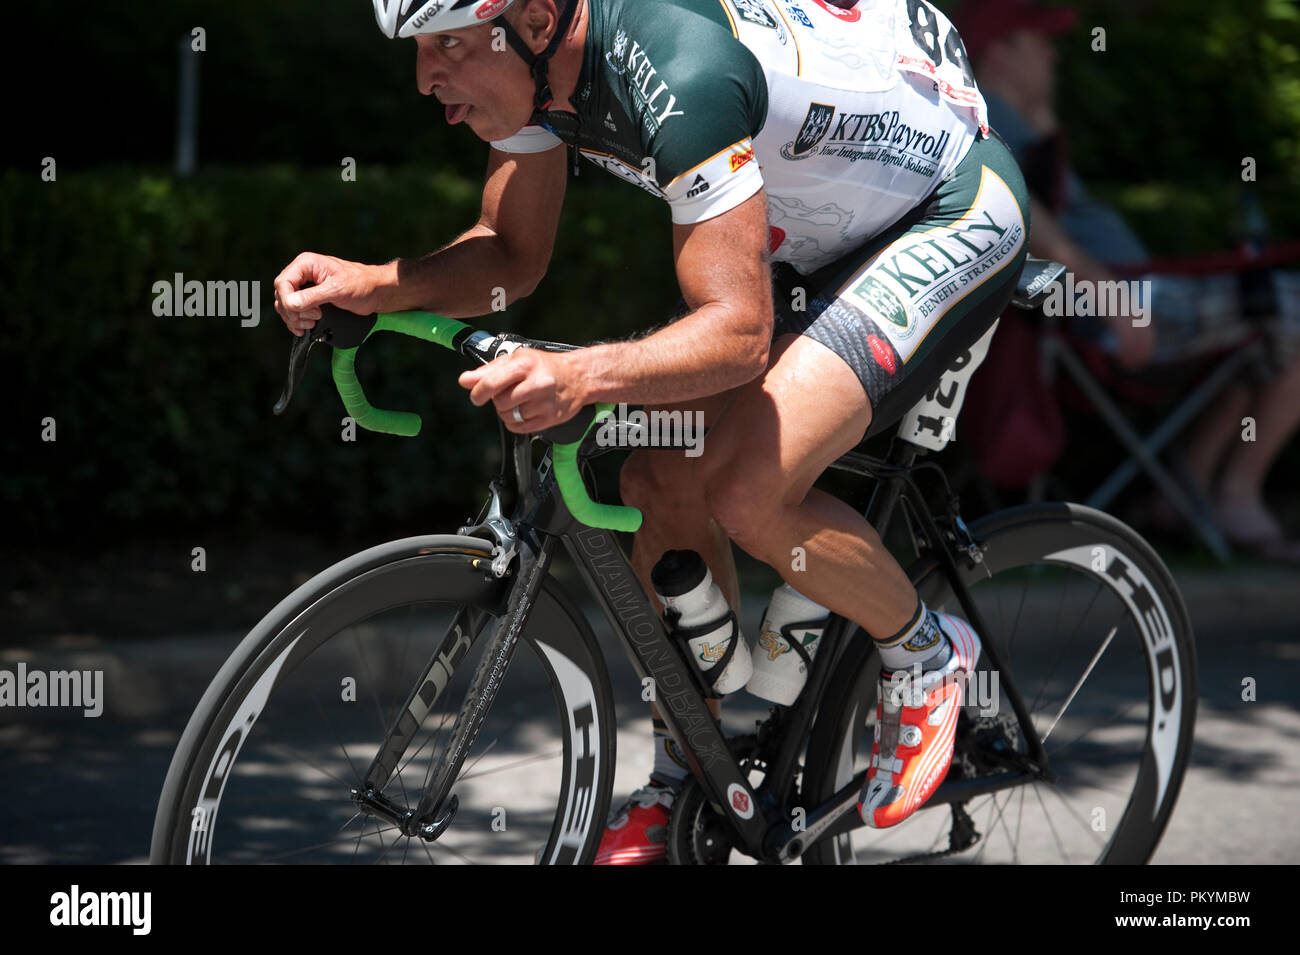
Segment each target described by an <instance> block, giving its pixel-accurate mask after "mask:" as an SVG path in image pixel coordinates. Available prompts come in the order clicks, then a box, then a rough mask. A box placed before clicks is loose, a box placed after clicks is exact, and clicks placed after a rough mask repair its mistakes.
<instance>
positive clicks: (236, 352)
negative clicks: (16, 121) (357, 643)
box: [0, 166, 678, 540]
mask: <svg viewBox="0 0 1300 955" xmlns="http://www.w3.org/2000/svg"><path fill="white" fill-rule="evenodd" d="M579 182H580V183H581V187H575V188H573V189H572V190H571V195H570V199H569V202H568V203H567V208H566V211H565V216H564V221H563V222H562V225H561V238H560V241H559V243H558V245H557V249H556V255H555V259H554V261H553V267H552V270H551V273H550V275H549V276H548V278H547V279H546V281H545V282H544V283H543V284H542V286H541V287H540V288H539V289H538V291H537V292H536V293H535V294H534V295H533V296H532V297H530V298H529V299H527V300H524V301H523V302H520V303H517V304H516V306H514V307H512V308H511V309H510V310H509V311H508V312H506V313H503V314H497V315H492V316H490V317H488V318H484V319H483V320H482V324H483V325H484V326H485V327H492V328H513V329H516V330H519V331H522V332H524V333H526V334H532V335H536V336H538V337H552V338H557V339H569V340H573V341H577V342H589V341H593V340H596V339H599V338H609V337H622V336H626V335H630V334H632V333H634V332H636V331H639V330H642V329H645V328H647V327H650V326H652V325H655V324H659V323H661V322H662V321H663V320H664V318H665V316H666V315H667V314H668V310H669V309H670V308H671V306H672V303H673V302H675V301H676V298H677V295H678V292H677V289H676V285H675V283H674V281H673V272H672V263H671V257H670V247H671V243H670V241H669V237H670V226H669V223H668V219H667V215H666V212H665V210H664V209H663V208H662V206H661V204H659V203H656V202H655V201H654V200H653V199H651V198H650V197H649V196H642V195H641V194H640V193H638V192H637V191H636V190H631V189H628V188H627V187H626V186H625V185H623V184H620V183H617V182H614V181H612V180H610V181H608V182H601V181H599V180H595V177H590V178H589V177H588V176H587V175H585V174H584V176H583V177H582V178H581V179H580V180H579ZM629 193H631V194H630V195H629ZM0 202H2V203H3V207H4V209H5V214H4V216H3V218H0V261H3V268H4V270H5V272H6V273H7V274H6V275H5V276H4V278H3V281H2V282H0V314H3V315H4V316H5V320H6V324H7V327H8V332H9V333H8V334H7V335H5V336H4V339H3V345H0V358H2V359H3V362H4V365H5V367H6V368H7V369H9V373H10V375H11V376H12V377H15V378H16V379H17V381H18V384H19V387H18V394H19V395H20V396H21V399H20V402H19V405H18V407H17V409H16V410H17V413H16V414H15V415H14V416H13V419H12V426H11V427H10V428H7V429H5V434H4V438H3V454H4V458H5V461H6V462H7V464H6V468H5V471H4V474H3V477H2V478H0V494H2V495H3V499H4V501H5V502H6V503H7V504H8V505H11V509H10V519H9V522H8V527H7V529H6V530H7V533H8V535H10V536H12V537H15V538H17V539H18V540H26V539H39V538H42V537H45V536H48V535H49V534H51V533H57V534H62V533H68V532H71V531H73V530H74V529H75V530H76V531H77V533H79V534H80V533H83V532H84V533H90V534H93V533H98V532H102V533H105V534H115V533H121V532H122V531H123V530H124V529H130V530H145V529H149V530H158V529H167V530H183V529H186V528H188V527H198V526H204V525H210V524H211V523H212V522H214V521H220V522H222V523H226V524H230V525H238V524H242V525H247V526H249V527H256V526H260V525H263V524H265V523H266V522H268V521H270V522H277V523H283V524H288V525H296V526H303V525H304V524H306V523H312V522H315V523H329V522H337V525H338V526H337V529H338V530H340V531H342V532H345V533H353V532H356V531H358V530H360V529H361V528H362V527H375V526H383V527H393V528H399V527H405V528H407V529H410V528H411V527H412V520H413V517H415V519H416V520H418V515H420V514H426V513H428V509H429V508H431V507H443V506H445V507H449V508H451V509H453V510H454V511H455V512H456V515H457V519H459V517H460V516H467V515H468V512H469V510H472V509H473V508H474V507H476V506H477V503H478V502H477V500H476V498H475V496H472V495H471V496H467V489H469V488H470V486H472V490H473V495H477V494H478V489H479V488H480V487H482V481H481V480H480V478H481V477H483V475H484V474H485V473H486V472H485V466H486V464H487V462H488V461H489V460H494V459H495V454H496V432H495V429H494V428H493V427H490V425H491V424H492V418H491V415H490V413H489V412H486V411H483V410H479V409H474V408H473V407H472V406H470V405H469V404H468V402H467V401H466V399H465V393H464V391H463V389H461V388H460V387H459V386H457V385H456V382H455V378H456V374H457V373H458V371H459V370H460V369H461V367H462V366H461V364H460V363H459V360H458V359H456V358H454V357H453V356H451V355H450V354H448V353H446V352H443V351H441V350H440V349H437V348H436V347H433V346H428V345H425V344H422V343H416V342H414V341H412V340H409V339H403V338H397V337H395V336H380V338H378V339H376V340H375V342H374V344H373V345H370V346H367V351H366V352H365V353H363V355H362V358H361V361H360V363H359V366H360V374H361V377H362V381H363V383H366V384H367V387H368V390H369V391H370V394H371V395H372V397H373V398H374V399H375V400H376V401H377V403H379V404H381V405H387V406H388V407H396V408H402V409H410V410H416V411H419V412H420V413H421V414H423V415H424V417H425V422H426V425H425V430H424V431H423V433H422V434H421V436H420V437H418V438H416V439H413V440H411V439H401V438H394V437H389V436H381V435H372V434H368V433H365V432H362V433H361V436H360V438H359V440H358V441H357V442H356V443H355V444H349V443H345V442H343V441H341V440H340V430H341V428H340V419H341V418H342V417H343V414H344V412H343V408H342V405H341V403H340V402H339V400H338V398H337V396H336V395H335V394H334V392H333V387H332V385H331V384H330V381H329V373H328V361H327V360H326V358H325V355H323V354H313V356H312V358H313V361H312V363H311V366H310V370H309V374H308V376H307V379H306V381H305V382H304V385H303V388H302V391H301V393H300V394H299V396H298V397H297V398H296V399H295V402H294V404H293V406H291V408H290V410H289V411H288V412H287V413H286V414H285V415H284V416H283V417H281V418H276V417H274V416H273V415H272V414H271V406H272V404H273V403H274V401H275V399H276V397H277V396H278V394H279V391H280V388H281V386H282V384H283V381H284V376H285V371H286V367H287V358H288V351H289V345H290V342H291V335H290V334H289V332H288V331H287V330H286V329H285V328H284V327H283V323H282V322H281V321H280V319H279V316H277V315H276V314H275V312H274V309H273V308H272V306H271V300H272V290H271V280H272V278H273V277H274V276H275V274H276V273H277V272H278V271H279V270H280V269H281V268H282V267H283V266H284V265H285V264H286V263H287V262H288V261H289V260H290V259H291V258H292V257H293V256H294V255H295V254H296V253H297V252H299V251H302V250H304V249H312V250H317V251H322V252H328V253H331V254H338V255H341V256H345V257H348V258H353V259H358V260H361V261H372V262H373V261H384V260H387V259H388V258H391V257H392V256H394V255H399V254H400V255H406V254H418V253H420V252H423V251H427V250H429V249H433V248H436V247H437V246H438V245H440V244H442V243H443V242H445V241H447V239H448V238H450V237H451V236H452V235H454V234H455V233H456V231H458V230H459V229H461V228H464V227H466V226H468V225H469V224H471V223H472V222H473V221H474V218H475V216H476V214H477V209H478V184H477V183H476V182H474V181H472V180H469V179H466V178H458V177H455V176H452V175H450V174H442V175H430V174H428V173H427V172H423V171H413V170H409V169H402V170H392V169H389V170H385V169H379V168H373V169H372V168H367V167H364V166H363V167H361V169H360V171H359V175H358V180H357V181H356V182H352V183H344V182H342V181H341V177H340V176H339V174H338V173H337V172H332V171H330V172H310V173H308V172H302V171H296V170H291V169H288V168H283V169H267V170H220V171H213V172H209V173H206V174H204V175H202V176H200V177H198V178H195V179H192V180H187V181H175V180H172V179H170V178H167V177H166V176H163V175H159V174H150V173H140V172H135V171H129V170H107V171H101V172H97V173H94V174H84V175H79V174H65V175H61V176H60V177H59V179H58V180H57V181H56V182H53V183H43V182H40V181H39V180H38V179H36V178H35V177H33V176H23V177H19V176H18V175H16V174H5V175H4V176H3V177H0ZM176 272H181V273H183V274H184V276H185V278H186V280H189V279H198V280H200V281H207V280H221V281H226V280H260V281H261V283H262V286H261V299H262V305H261V321H260V324H259V325H258V326H257V327H254V328H244V327H241V325H240V321H239V319H238V318H236V317H231V318H196V317H176V318H166V317H156V316H155V315H154V314H153V309H152V303H153V299H154V294H153V292H152V287H153V283H154V282H156V281H159V280H170V279H171V278H172V276H173V274H174V273H176ZM47 416H48V417H53V418H54V419H55V421H56V422H57V441H55V442H53V443H47V442H43V441H42V440H41V421H42V419H43V418H45V417H47ZM440 523H445V521H442V522H440Z"/></svg>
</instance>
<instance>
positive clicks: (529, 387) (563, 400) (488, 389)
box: [458, 348, 590, 434]
mask: <svg viewBox="0 0 1300 955" xmlns="http://www.w3.org/2000/svg"><path fill="white" fill-rule="evenodd" d="M572 355H573V353H572V352H564V353H556V352H546V351H541V350H539V349H536V348H518V349H516V350H515V351H513V352H511V353H510V354H508V355H502V356H501V357H500V358H497V359H495V360H493V361H490V362H488V363H487V364H486V365H483V366H482V367H481V368H475V369H474V370H472V371H467V372H465V373H464V374H462V375H461V376H460V378H459V379H458V380H459V383H460V386H461V387H462V388H466V389H468V390H469V400H470V401H472V402H473V403H474V404H476V405H479V406H482V405H485V404H487V403H488V402H489V401H491V402H492V404H493V405H494V406H495V407H496V409H497V414H498V415H500V416H501V420H502V421H503V422H504V423H505V426H506V429H507V430H509V431H512V432H514V433H515V434H536V433H537V432H539V431H545V430H546V429H547V428H553V427H555V426H556V425H559V424H563V423H564V422H566V421H568V420H569V419H570V418H572V417H573V416H574V415H576V414H577V413H578V412H579V411H581V410H582V409H583V407H584V406H586V405H587V404H590V402H589V401H587V400H586V398H585V395H584V391H583V388H582V382H581V379H580V378H579V376H578V374H577V372H576V369H575V367H574V363H573V358H572ZM516 408H518V409H519V417H522V418H523V422H522V423H521V422H520V421H519V419H518V418H517V417H516V416H515V414H514V411H515V409H516Z"/></svg>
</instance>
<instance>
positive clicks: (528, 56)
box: [501, 0, 578, 118]
mask: <svg viewBox="0 0 1300 955" xmlns="http://www.w3.org/2000/svg"><path fill="white" fill-rule="evenodd" d="M577 9H578V0H569V2H568V4H567V5H566V6H565V8H564V12H563V13H561V14H560V22H559V24H558V25H557V26H556V28H555V35H554V36H552V37H551V42H550V43H548V44H547V45H546V49H545V50H543V51H542V52H541V53H534V52H533V51H532V50H531V49H529V48H528V44H527V43H525V42H524V38H523V37H521V36H520V35H519V34H518V33H517V32H515V28H514V27H512V26H511V25H510V22H509V21H508V20H506V18H505V17H502V18H501V28H502V29H503V30H504V31H505V34H506V40H507V41H508V42H509V43H510V45H511V46H512V47H514V48H515V52H516V53H518V54H519V56H520V58H521V59H522V60H523V61H524V62H525V63H527V64H528V68H529V69H530V70H531V71H532V73H533V85H534V87H535V92H534V93H533V116H534V118H537V117H538V116H539V115H542V114H545V112H546V111H547V110H548V109H550V107H551V104H552V103H553V102H555V96H554V95H553V94H552V93H551V81H550V77H549V76H548V71H549V70H550V66H551V57H552V56H554V55H555V51H556V50H558V49H559V48H560V44H561V43H563V42H564V38H565V36H567V35H568V32H569V27H570V26H572V25H573V17H574V14H575V13H576V12H577Z"/></svg>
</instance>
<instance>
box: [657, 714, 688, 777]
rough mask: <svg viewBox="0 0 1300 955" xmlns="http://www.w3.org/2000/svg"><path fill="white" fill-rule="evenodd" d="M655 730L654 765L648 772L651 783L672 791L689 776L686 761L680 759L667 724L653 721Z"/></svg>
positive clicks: (661, 721) (675, 742)
mask: <svg viewBox="0 0 1300 955" xmlns="http://www.w3.org/2000/svg"><path fill="white" fill-rule="evenodd" d="M653 722H654V728H655V765H654V769H652V770H650V780H651V782H658V783H662V784H663V785H665V786H668V787H670V788H672V789H677V788H678V787H680V786H681V784H682V781H683V780H684V779H686V777H687V776H689V775H690V773H691V771H690V768H689V767H688V766H687V765H686V760H684V759H682V757H681V754H680V752H679V751H678V749H677V741H676V740H675V739H673V737H672V734H671V733H669V732H668V724H667V723H665V722H664V721H663V720H654V721H653Z"/></svg>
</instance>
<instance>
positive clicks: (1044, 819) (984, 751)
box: [804, 504, 1197, 864]
mask: <svg viewBox="0 0 1300 955" xmlns="http://www.w3.org/2000/svg"><path fill="white" fill-rule="evenodd" d="M971 530H972V533H973V534H974V535H975V536H976V538H977V539H982V540H983V541H984V542H985V543H986V545H987V546H986V550H985V555H984V560H983V562H982V563H981V564H977V565H976V566H974V567H971V568H967V567H964V566H963V567H962V568H961V573H962V577H963V580H964V582H965V584H966V586H967V587H968V588H969V589H970V591H971V596H972V599H973V600H974V601H975V604H976V605H977V606H978V607H979V609H980V612H981V614H982V615H983V616H984V620H985V622H986V624H987V626H988V627H989V628H990V630H991V631H992V632H991V633H989V634H980V637H981V639H982V640H983V641H984V642H985V644H988V643H989V642H990V641H995V644H994V645H995V647H996V650H997V652H998V654H999V658H1000V659H1001V660H1002V662H1003V665H1004V666H1005V667H1006V668H1007V669H1008V670H1010V672H1011V674H1012V675H1013V676H1014V679H1015V684H1016V687H1017V688H1018V690H1019V693H1020V696H1021V698H1022V699H1023V701H1024V703H1025V706H1026V708H1027V709H1028V711H1029V713H1030V716H1031V718H1032V721H1033V726H1034V731H1035V732H1036V733H1037V734H1038V737H1039V739H1041V740H1043V741H1044V748H1045V749H1046V751H1047V754H1048V757H1049V760H1050V765H1051V769H1052V771H1053V772H1054V773H1055V776H1056V778H1055V780H1054V782H1051V783H1048V782H1043V781H1031V780H1029V779H1028V778H1027V777H1026V779H1025V781H1024V782H1022V783H1020V784H1018V785H1015V786H1013V787H1011V788H1006V789H1001V790H999V791H996V792H993V793H991V794H987V795H983V796H976V797H973V798H970V799H968V800H966V801H964V802H958V803H953V804H951V805H949V804H943V803H940V802H938V799H939V797H940V795H941V794H942V793H943V792H944V788H945V787H946V786H947V785H948V782H949V781H952V780H955V779H974V778H978V777H980V776H991V775H993V774H994V773H996V772H1003V771H1005V770H1004V767H1005V762H1004V761H1003V760H1002V757H1003V756H1004V755H1005V754H1007V753H1008V752H1009V751H1010V752H1016V753H1025V752H1027V746H1026V744H1025V741H1024V740H1023V739H1022V738H1020V733H1019V725H1018V721H1017V720H1016V719H1015V715H1014V713H1013V712H1012V709H1011V706H1010V704H1009V703H1008V702H1007V700H1006V697H1005V694H1004V693H1003V692H1002V690H1001V688H1000V675H999V674H994V673H992V672H991V671H990V670H989V665H988V660H987V657H986V656H984V655H982V656H981V659H980V664H979V669H978V671H977V673H976V674H975V675H974V676H972V678H971V680H970V682H969V683H968V685H967V692H966V698H965V699H966V702H967V705H966V706H965V707H964V709H963V715H962V719H961V723H960V724H959V727H958V740H957V743H956V746H955V747H954V754H953V763H952V768H950V769H949V771H948V776H947V777H946V781H945V784H944V786H943V787H940V790H939V792H938V793H936V796H935V799H934V800H932V802H931V804H930V805H929V806H927V807H925V808H923V809H921V810H918V811H917V812H916V813H915V814H914V815H913V816H912V817H911V818H909V819H907V820H906V821H904V822H903V823H901V824H900V825H898V826H896V827H893V828H891V829H885V830H875V829H870V828H867V827H866V826H864V825H862V823H861V821H860V820H859V819H858V818H857V816H856V815H854V816H853V817H852V819H853V822H854V823H855V824H856V826H855V828H854V829H853V830H852V831H851V832H843V833H840V834H838V835H834V836H831V837H827V838H824V839H822V840H821V841H820V842H818V843H816V844H815V845H813V846H811V847H810V848H809V849H808V851H807V852H806V853H805V855H804V859H805V861H807V862H810V863H823V864H853V863H863V862H889V861H922V860H925V861H937V860H939V859H946V860H948V861H954V862H983V863H1015V864H1020V863H1049V864H1050V863H1094V862H1096V863H1121V864H1140V863H1145V862H1147V861H1148V860H1149V859H1150V858H1151V854H1152V853H1153V852H1154V851H1155V847H1156V845H1157V843H1158V842H1159V841H1160V836H1161V834H1162V833H1163V832H1164V828H1165V825H1166V823H1167V822H1168V820H1169V816H1170V813H1171V812H1172V811H1173V806H1174V802H1175V800H1176V799H1177V797H1178V790H1179V787H1180V786H1181V784H1182V779H1183V773H1184V770H1185V769H1186V766H1187V760H1188V755H1189V753H1190V751H1191V745H1192V735H1193V726H1194V723H1195V718H1196V698H1197V686H1196V650H1195V645H1194V642H1193V638H1192V630H1191V624H1190V622H1189V621H1188V617H1187V610H1186V608H1185V607H1184V605H1183V601H1182V598H1181V596H1180V595H1179V593H1178V590H1177V587H1176V586H1175V584H1174V581H1173V578H1172V577H1171V576H1170V574H1169V571H1168V569H1167V568H1166V567H1165V566H1164V564H1163V562H1162V561H1161V560H1160V558H1159V556H1158V555H1157V554H1156V553H1155V551H1154V550H1152V549H1151V547H1150V545H1148V544H1147V543H1146V542H1145V541H1144V540H1142V538H1140V537H1139V536H1138V535H1137V534H1135V533H1134V532H1133V531H1132V530H1131V529H1130V528H1128V527H1127V526H1126V525H1124V524H1122V523H1120V522H1119V521H1117V520H1115V519H1114V518H1112V517H1110V516H1108V515H1106V514H1103V513H1101V512H1099V511H1095V510H1092V509H1091V508H1086V507H1081V506H1078V505H1074V504H1048V505H1033V506H1029V507H1022V508H1014V509H1012V510H1008V511H1002V512H999V513H997V514H994V515H990V516H989V517H987V518H985V519H984V520H982V521H980V522H977V523H976V524H975V525H973V526H972V528H971ZM911 577H912V580H913V582H914V583H915V584H916V586H917V590H918V591H919V592H920V594H921V597H922V599H923V600H925V602H926V604H927V605H928V606H930V607H932V608H934V609H938V610H943V611H945V612H947V613H951V614H953V615H955V616H962V610H961V607H960V606H959V605H958V603H957V600H956V598H955V597H954V596H953V594H952V592H951V587H950V585H949V583H948V581H947V578H946V577H945V576H944V574H943V573H942V571H941V570H940V569H939V567H938V566H937V564H936V563H935V562H934V561H933V560H932V559H931V560H927V561H923V562H922V563H920V564H919V565H918V566H917V567H915V568H913V570H912V573H911ZM837 673H838V674H839V676H838V677H837V678H836V679H835V681H834V682H833V683H832V684H831V686H829V687H828V689H827V693H826V696H825V700H824V704H823V706H822V709H821V713H820V714H819V716H818V719H817V725H816V727H815V728H814V731H813V734H812V737H811V740H810V743H809V750H808V760H807V769H806V771H805V774H804V779H805V791H806V794H807V795H806V800H805V802H806V805H808V806H816V805H818V804H820V803H822V802H824V801H825V800H827V799H829V798H830V797H831V795H832V794H834V793H835V792H836V791H837V790H838V789H840V788H841V787H843V786H844V785H846V784H847V783H848V782H849V781H850V780H851V779H852V778H853V776H854V775H855V774H856V773H858V772H860V771H862V770H863V769H865V768H866V766H867V764H868V762H869V759H870V755H871V745H872V737H873V732H874V723H875V719H876V695H877V679H878V677H879V673H880V662H879V657H878V655H877V654H876V651H875V648H874V646H873V644H872V642H871V640H870V638H868V637H867V635H866V634H865V633H863V632H862V631H860V630H859V631H858V632H857V633H856V634H855V635H854V639H853V643H852V644H851V645H850V647H849V649H848V650H847V651H846V655H845V659H844V661H843V664H842V666H840V667H838V668H837ZM972 824H973V829H974V832H973V833H972V832H971V828H970V827H971V825H972ZM953 847H964V848H960V849H959V850H958V851H955V852H952V853H951V854H946V853H948V852H949V850H950V849H952V848H953Z"/></svg>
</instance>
